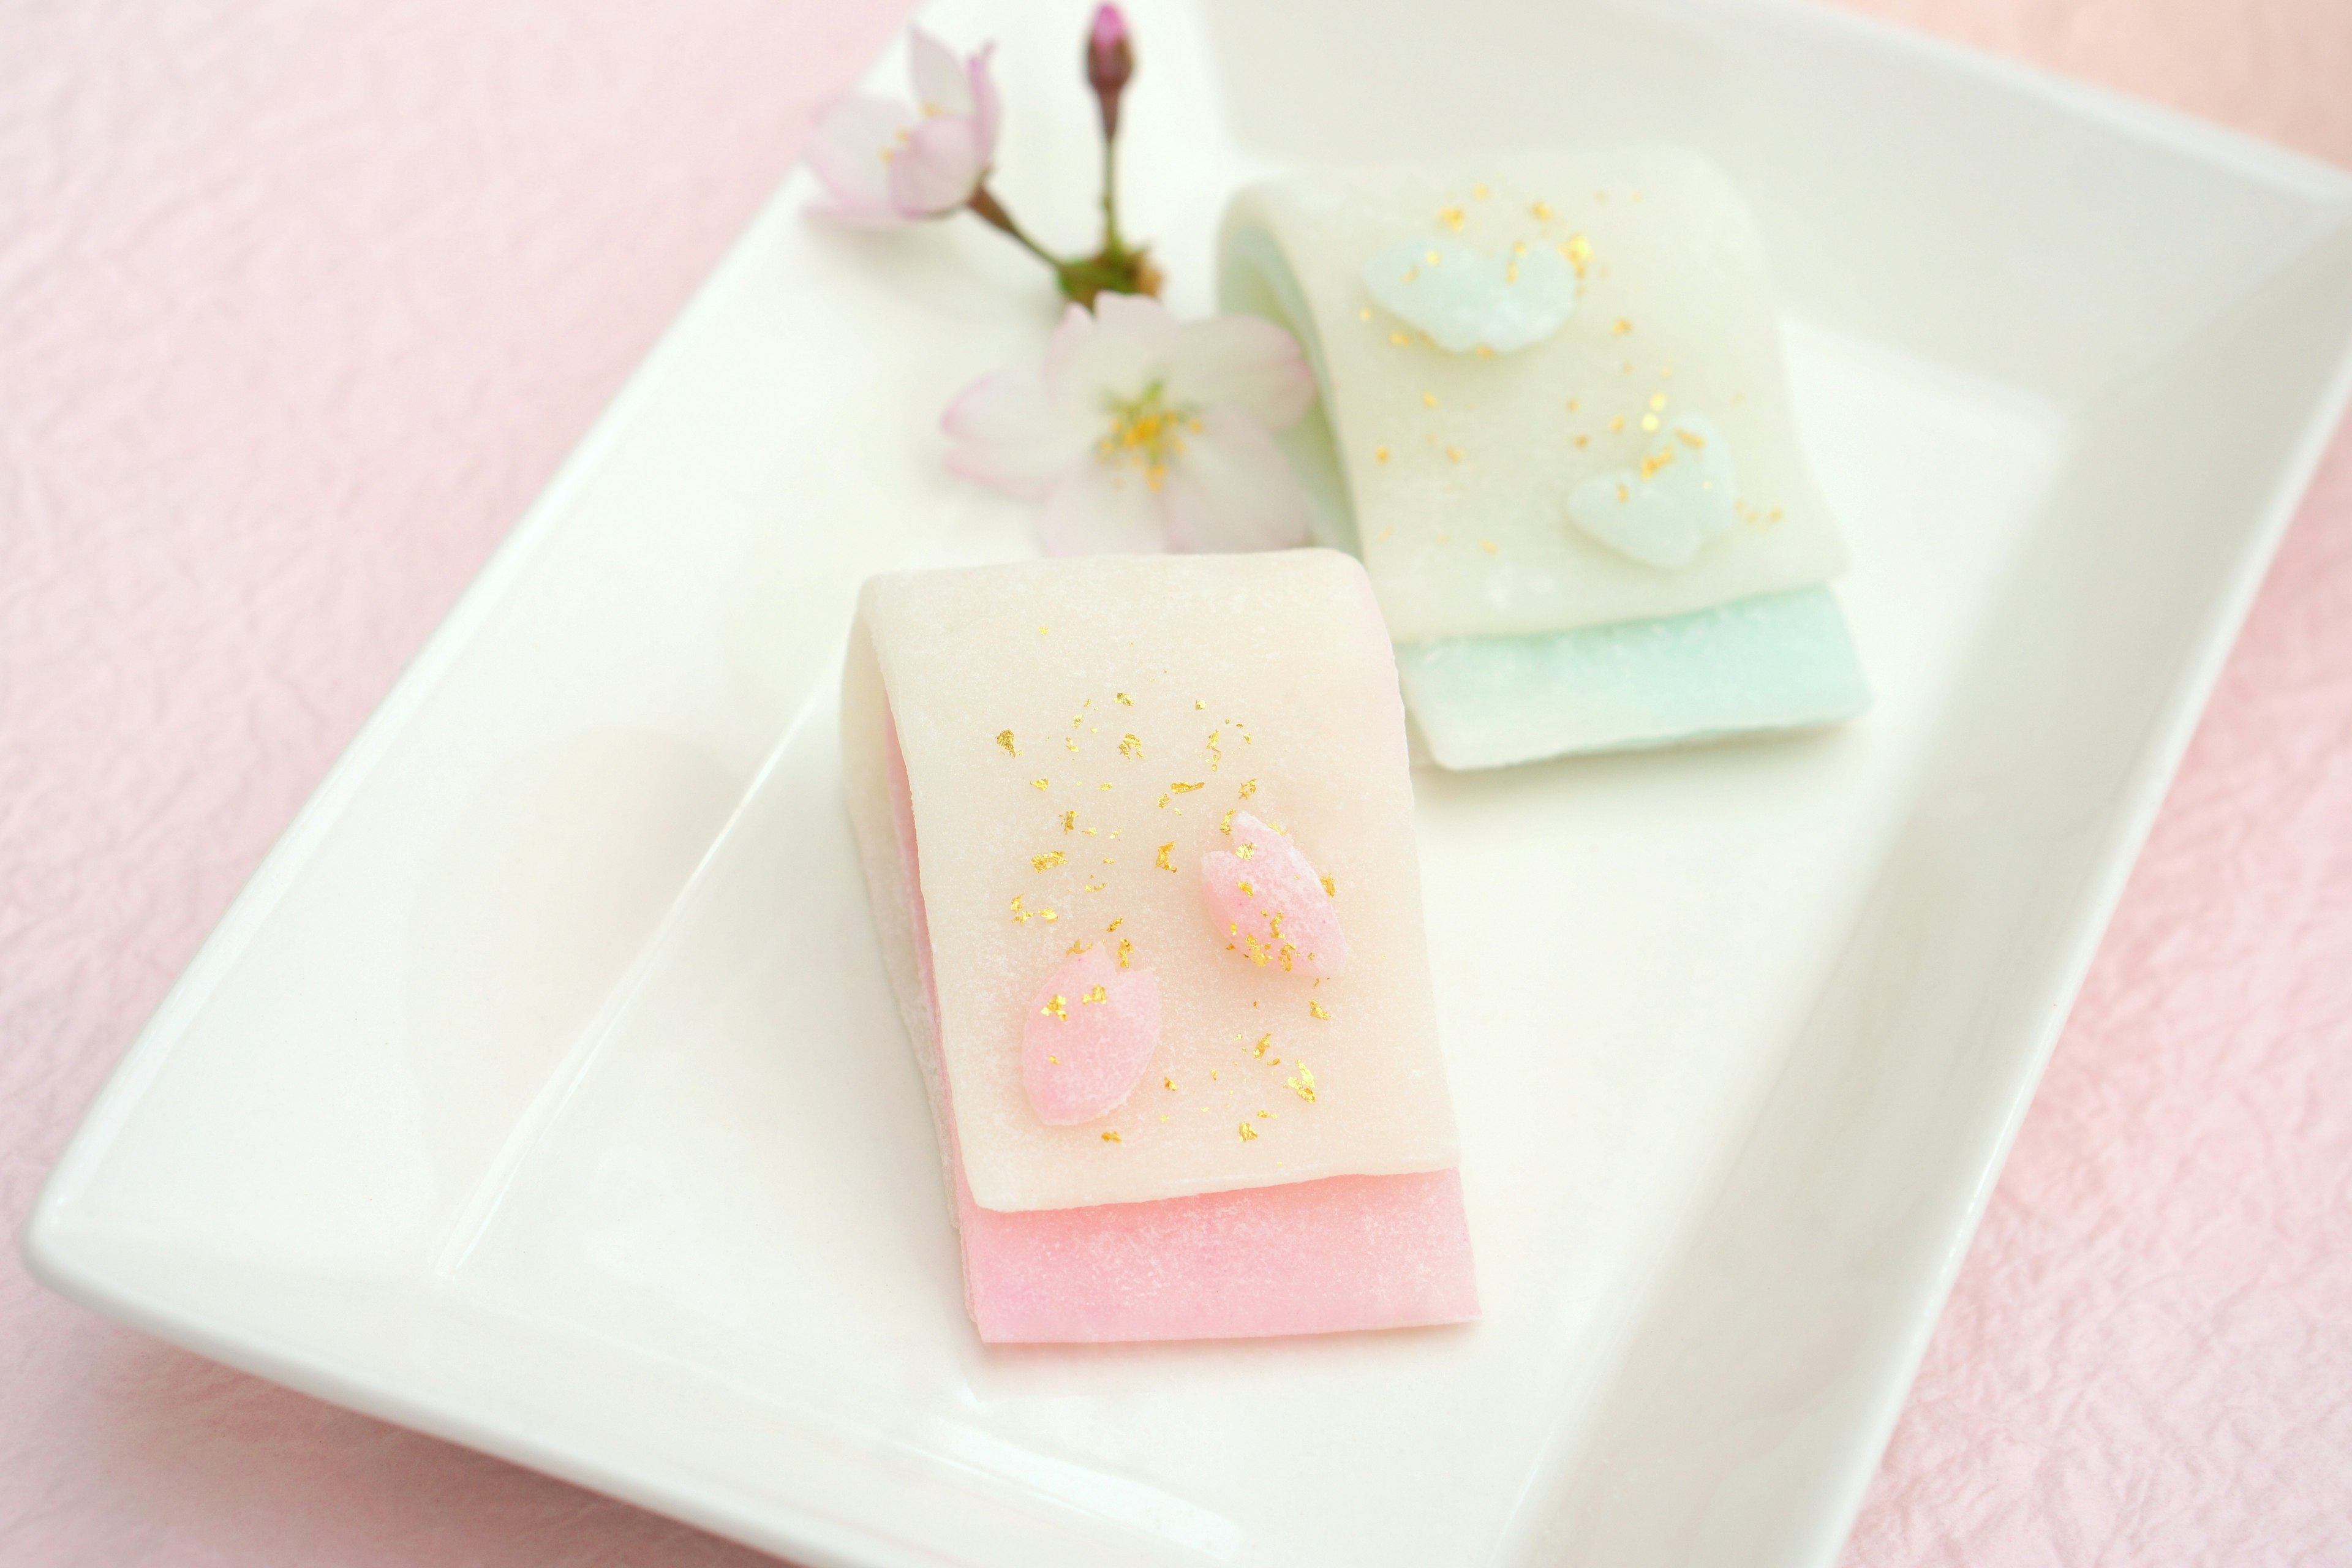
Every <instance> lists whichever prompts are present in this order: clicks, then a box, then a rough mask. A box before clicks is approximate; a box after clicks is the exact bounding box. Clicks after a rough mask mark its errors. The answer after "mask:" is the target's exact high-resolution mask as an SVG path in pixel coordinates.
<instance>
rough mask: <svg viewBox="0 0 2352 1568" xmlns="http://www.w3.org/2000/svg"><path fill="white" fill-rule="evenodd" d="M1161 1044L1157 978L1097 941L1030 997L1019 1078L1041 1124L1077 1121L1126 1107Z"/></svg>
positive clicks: (1062, 1123) (1051, 1125) (1065, 1125)
mask: <svg viewBox="0 0 2352 1568" xmlns="http://www.w3.org/2000/svg"><path fill="white" fill-rule="evenodd" d="M1159 1048H1160V982H1159V980H1158V979H1157V978H1155V977H1154V976H1153V974H1152V973H1151V971H1150V970H1148V969H1121V968H1119V966H1118V964H1117V963H1115V962H1113V960H1112V958H1111V955H1110V950H1109V949H1108V947H1107V946H1105V945H1104V944H1103V943H1101V942H1097V943H1095V944H1094V945H1093V946H1092V947H1089V948H1088V949H1087V950H1086V951H1085V952H1080V953H1073V954H1072V955H1071V956H1070V957H1069V958H1067V959H1066V960H1064V961H1063V963H1062V966H1061V967H1060V968H1058V969H1056V970H1055V971H1054V977H1053V978H1052V979H1051V980H1048V981H1047V982H1045V986H1044V987H1043V988H1042V989H1041V990H1039V991H1038V993H1037V994H1035V995H1034V996H1033V997H1031V998H1030V999H1029V1016H1028V1019H1027V1021H1026V1023H1025V1024H1024V1026H1023V1029H1022V1034H1021V1078H1022V1081H1023V1082H1024V1084H1025V1085H1026V1086H1027V1087H1028V1089H1029V1103H1030V1105H1031V1106H1032V1107H1034V1109H1035V1110H1036V1112H1037V1116H1038V1119H1039V1120H1040V1121H1044V1122H1045V1124H1046V1125H1047V1126H1049V1127H1069V1126H1074V1125H1076V1123H1078V1122H1081V1121H1093V1120H1094V1119H1095V1118H1096V1117H1097V1116H1101V1115H1104V1114H1106V1113H1107V1112H1109V1111H1112V1110H1118V1108H1119V1107H1120V1106H1121V1105H1123V1104H1125V1103H1126V1101H1127V1097H1128V1095H1129V1093H1130V1092H1132V1091H1133V1089H1134V1088H1135V1084H1136V1080H1137V1079H1139V1078H1141V1077H1142V1076H1143V1069H1144V1068H1147V1067H1149V1066H1150V1065H1151V1053H1152V1052H1153V1051H1155V1050H1157V1049H1159Z"/></svg>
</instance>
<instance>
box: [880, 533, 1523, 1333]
mask: <svg viewBox="0 0 2352 1568" xmlns="http://www.w3.org/2000/svg"><path fill="white" fill-rule="evenodd" d="M842 740H843V750H844V758H845V787H846V790H847V794H848V801H849V806H850V814H851V817H852V820H853V823H854V826H855V828H856V837H857V842H858V846H859V850H860V854H861V857H862V858H863V861H864V865H865V868H866V883H867V889H868V892H869V895H870V898H871V901H872V904H873V909H874V916H875V921H876V923H877V928H878V930H879V931H880V934H881V938H882V944H883V949H884V952H885V956H886V959H887V965H888V968H889V973H890V978H891V982H892V984H893V986H894V987H895V989H896V991H897V994H898V1002H899V1005H900V1008H901V1011H902V1013H903V1015H904V1016H905V1019H906V1023H907V1030H908V1036H909V1037H911V1039H912V1041H913V1043H914V1047H915V1054H916V1057H917V1058H918V1061H919V1065H920V1068H921V1072H922V1077H923V1079H924V1082H925V1083H926V1085H927V1086H928V1088H929V1093H930V1097H931V1108H932V1112H933V1115H934V1118H935V1120H936V1123H937V1126H938V1130H939V1134H940V1149H941V1153H942V1157H943V1159H944V1161H945V1166H946V1177H947V1183H948V1186H949V1189H950V1194H951V1196H952V1200H953V1203H954V1208H955V1214H956V1219H957V1225H958V1226H959V1229H960V1231H961V1240H962V1246H963V1264H964V1285H965V1297H966V1302H967V1305H968V1306H969V1308H970V1310H971V1317H972V1321H973V1322H974V1323H975V1324H976V1325H978V1328H979V1331H980V1334H981V1337H982V1339H983V1340H986V1341H990V1342H1023V1341H1030V1342H1034V1341H1099V1340H1150V1339H1200V1338H1224V1337H1234V1336H1246V1335H1266V1334H1295V1333H1314V1332H1322V1331H1335V1330H1345V1329H1376V1328H1391V1327H1400V1326H1404V1325H1409V1324H1429V1323H1445V1322H1456V1321H1465V1320H1467V1319H1471V1318H1475V1316H1476V1315H1477V1311H1478V1306H1477V1294H1476V1287H1475V1280H1474V1278H1473V1275H1472V1271H1471V1261H1470V1248H1469V1239H1468V1233H1467V1229H1466V1226H1465V1215H1464V1210H1463V1203H1462V1192H1461V1185H1460V1182H1459V1179H1458V1175H1457V1173H1456V1165H1457V1163H1458V1159H1459V1151H1458V1149H1457V1145H1456V1140H1455V1134H1454V1114H1453V1109H1452V1104H1451V1101H1450V1100H1449V1098H1448V1095H1447V1090H1446V1083H1445V1071H1444V1063H1443V1062H1442V1061H1441V1059H1440V1058H1439V1054H1438V1026H1437V1025H1438V1020H1437V1016H1436V1012H1435V1007H1434V1005H1433V1000H1432V994H1431V987H1430V976H1429V963H1428V958H1427V954H1426V952H1425V950H1424V946H1423V933H1422V916H1421V889H1420V871H1419V865H1418V861H1417V858H1416V856H1415V850H1414V843H1413V832H1412V787H1411V784H1410V781H1409V778H1408V774H1407V765H1406V749H1405V734H1404V716H1403V712H1402V705H1401V704H1400V702H1399V700H1398V688H1397V680H1396V669H1395V665H1394V662H1393V660H1392V658H1391V650H1390V642H1389V637H1388V634H1387V632H1386V630H1385V628H1384V627H1383V626H1382V623H1381V616H1380V611H1379V608H1378V606H1377V605H1375V603H1374V600H1373V596H1372V592H1371V585H1370V582H1369V581H1368V580H1367V578H1366V576H1365V574H1364V571H1363V568H1362V567H1361V566H1360V565H1359V564H1358V563H1356V562H1355V561H1353V560H1351V559H1350V558H1349V557H1348V556H1346V555H1344V554H1340V553H1339V552H1333V551H1328V550H1299V551H1286V552H1273V553H1265V554H1255V555H1231V556H1127V557H1122V556H1094V557H1084V558H1078V559H1073V560H1065V561H1044V562H1033V563H1021V564H1016V565H1006V566H989V567H977V568H971V569H965V570H956V571H944V572H929V573H910V574H901V575H896V576H886V577H879V578H876V579H874V580H873V581H871V582H869V583H868V584H866V589H865V592H864V595H863V596H862V597H861V599H860V601H859V608H858V615H857V619H856V626H855V628H854V630H853V631H852V633H851V638H850V649H849V658H848V665H847V669H846V673H845V679H844V689H843V716H842Z"/></svg>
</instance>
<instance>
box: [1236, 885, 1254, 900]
mask: <svg viewBox="0 0 2352 1568" xmlns="http://www.w3.org/2000/svg"><path fill="white" fill-rule="evenodd" d="M1240 887H1241V889H1242V897H1244V898H1245V899H1255V898H1256V897H1257V889H1255V888H1253V887H1251V886H1250V885H1249V884H1248V883H1247V882H1244V883H1242V884H1240Z"/></svg>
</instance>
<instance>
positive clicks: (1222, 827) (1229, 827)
mask: <svg viewBox="0 0 2352 1568" xmlns="http://www.w3.org/2000/svg"><path fill="white" fill-rule="evenodd" d="M1239 809H1240V807H1238V806H1236V807H1234V810H1236V811H1237V810H1239ZM1217 831H1218V832H1220V833H1222V834H1223V835H1225V837H1228V838H1230V837H1233V832H1234V814H1233V812H1232V811H1228V812H1226V813H1225V818H1224V820H1223V822H1220V823H1218V824H1217Z"/></svg>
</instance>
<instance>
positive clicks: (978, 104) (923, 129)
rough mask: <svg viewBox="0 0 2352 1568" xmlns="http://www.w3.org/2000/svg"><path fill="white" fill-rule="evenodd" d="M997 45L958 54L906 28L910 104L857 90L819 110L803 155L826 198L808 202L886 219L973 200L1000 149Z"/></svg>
mask: <svg viewBox="0 0 2352 1568" xmlns="http://www.w3.org/2000/svg"><path fill="white" fill-rule="evenodd" d="M993 48H994V46H993V45H989V46H983V47H982V49H981V51H980V52H979V53H978V54H976V55H974V56H972V57H971V58H970V59H968V60H960V59H958V58H956V56H955V52H954V51H953V50H951V49H950V48H949V47H947V46H946V45H945V44H942V43H941V42H940V41H939V40H938V39H937V38H935V37H931V36H930V35H929V33H926V32H924V31H923V30H922V29H921V28H920V27H914V28H909V29H908V35H907V57H908V74H909V75H910V76H911V77H912V78H913V79H914V84H915V99H916V102H915V105H914V106H913V107H909V106H908V105H907V104H904V103H898V102H895V101H893V100H889V99H886V98H873V97H868V96H865V95H855V96H852V97H849V98H844V99H839V100H835V102H833V103H831V104H829V105H827V106H826V107H825V108H824V109H823V110H819V111H818V113H817V117H816V121H815V123H814V125H813V126H811V127H810V131H809V144H808V163H809V169H810V171H811V172H812V173H814V174H815V175H816V177H817V180H818V182H819V183H820V184H823V185H824V189H825V195H826V198H827V199H826V200H825V201H824V202H822V203H820V204H819V205H816V206H815V207H814V208H812V209H811V210H812V211H814V212H815V213H816V214H817V215H818V216H823V217H829V218H833V219H835V220H836V221H838V222H842V223H851V224H865V225H873V226H883V225H889V224H900V223H912V222H916V221H919V220H920V219H923V218H935V217H945V216H948V215H949V214H950V213H952V212H955V211H957V210H958V209H960V208H961V207H962V206H963V205H965V204H967V203H968V202H970V201H971V198H972V196H973V195H974V193H976V192H978V191H979V190H980V189H981V183H982V181H983V180H984V179H986V178H987V176H988V166H989V163H990V161H991V160H992V159H993V158H994V157H995V155H996V121H997V101H996V85H995V83H994V82H992V80H990V79H989V75H988V59H989V56H990V54H991V53H992V51H993Z"/></svg>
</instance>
